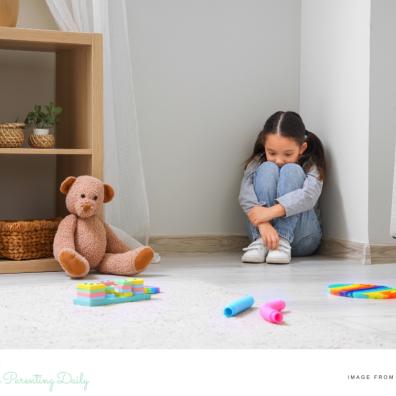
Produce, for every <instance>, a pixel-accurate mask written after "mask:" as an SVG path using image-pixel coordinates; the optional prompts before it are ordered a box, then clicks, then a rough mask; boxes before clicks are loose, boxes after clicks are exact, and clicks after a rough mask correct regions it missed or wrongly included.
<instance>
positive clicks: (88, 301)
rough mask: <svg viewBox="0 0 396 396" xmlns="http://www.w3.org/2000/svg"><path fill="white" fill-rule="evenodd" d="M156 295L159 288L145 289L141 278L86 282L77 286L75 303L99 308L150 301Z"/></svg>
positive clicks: (149, 287) (150, 287)
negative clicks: (101, 306)
mask: <svg viewBox="0 0 396 396" xmlns="http://www.w3.org/2000/svg"><path fill="white" fill-rule="evenodd" d="M156 293H159V287H155V286H148V287H145V286H144V280H143V279H141V278H126V279H116V280H114V281H113V280H105V281H103V282H84V283H79V284H77V297H76V298H75V299H74V300H73V301H74V304H77V305H85V306H99V305H109V304H117V303H124V302H135V301H143V300H150V298H151V294H156Z"/></svg>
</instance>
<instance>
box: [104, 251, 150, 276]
mask: <svg viewBox="0 0 396 396" xmlns="http://www.w3.org/2000/svg"><path fill="white" fill-rule="evenodd" d="M153 256H154V251H153V249H151V247H149V246H141V247H139V248H137V249H134V250H129V251H127V252H125V253H106V254H105V255H104V257H103V260H102V261H101V263H100V264H99V265H98V267H97V270H98V271H99V272H102V273H105V274H114V275H127V276H130V275H136V274H138V273H139V272H142V271H143V270H144V269H145V268H146V267H147V266H148V265H149V264H150V263H151V260H152V259H153Z"/></svg>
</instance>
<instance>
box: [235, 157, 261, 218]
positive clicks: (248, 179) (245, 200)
mask: <svg viewBox="0 0 396 396" xmlns="http://www.w3.org/2000/svg"><path fill="white" fill-rule="evenodd" d="M257 166H258V162H257V161H254V160H253V161H252V162H250V163H249V165H248V166H247V167H246V169H245V172H244V174H243V178H242V182H241V189H240V192H239V204H240V205H241V207H242V209H243V211H244V212H245V213H246V214H248V212H249V210H250V209H251V208H253V207H254V206H261V204H260V203H259V202H258V199H257V195H256V192H255V191H254V186H253V175H254V172H255V171H256V169H257Z"/></svg>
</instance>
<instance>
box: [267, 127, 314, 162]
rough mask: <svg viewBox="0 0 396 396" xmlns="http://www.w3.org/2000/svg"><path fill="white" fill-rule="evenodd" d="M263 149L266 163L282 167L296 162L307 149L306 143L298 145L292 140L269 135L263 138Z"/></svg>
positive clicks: (273, 134)
mask: <svg viewBox="0 0 396 396" xmlns="http://www.w3.org/2000/svg"><path fill="white" fill-rule="evenodd" d="M264 148H265V155H266V157H267V161H271V162H275V164H276V165H278V166H279V167H282V166H283V165H285V164H289V163H296V162H298V159H299V158H300V156H301V155H302V154H303V153H304V151H305V150H306V149H307V143H305V142H304V143H303V144H298V142H296V141H295V140H294V139H291V138H287V137H284V136H281V135H278V134H275V133H270V134H268V135H267V136H266V138H265V144H264Z"/></svg>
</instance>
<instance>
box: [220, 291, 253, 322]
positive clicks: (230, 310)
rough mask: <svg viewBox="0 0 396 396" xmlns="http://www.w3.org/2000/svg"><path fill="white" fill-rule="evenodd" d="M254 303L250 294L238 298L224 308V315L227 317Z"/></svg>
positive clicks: (244, 309)
mask: <svg viewBox="0 0 396 396" xmlns="http://www.w3.org/2000/svg"><path fill="white" fill-rule="evenodd" d="M253 304H254V298H253V297H252V296H245V297H242V298H240V299H239V300H236V301H233V302H232V303H231V304H229V305H227V306H226V307H225V308H224V315H225V316H226V317H227V318H231V316H235V315H238V314H239V313H241V312H243V311H246V310H247V309H249V308H250V307H251V306H252V305H253Z"/></svg>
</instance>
